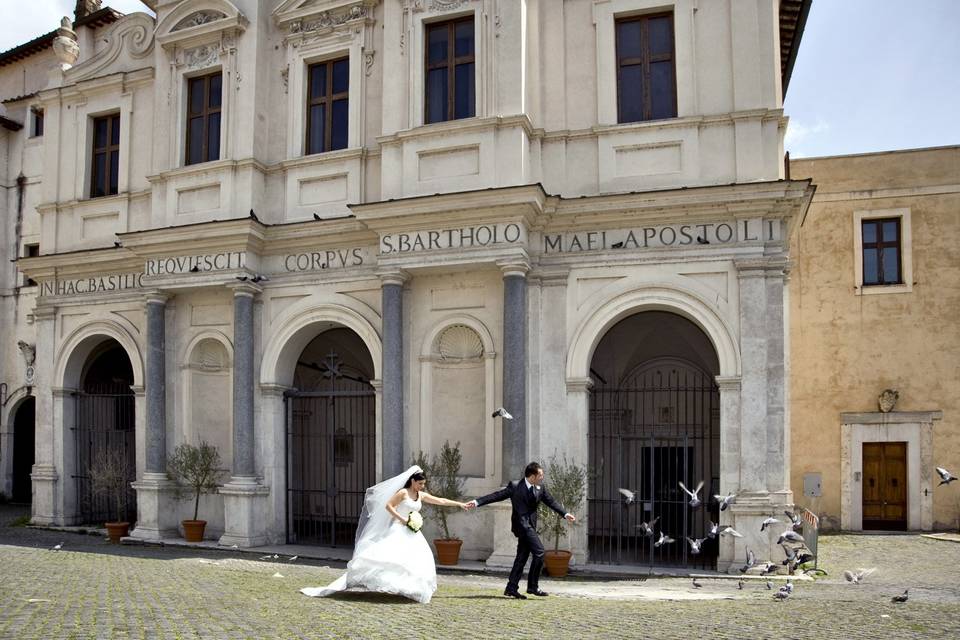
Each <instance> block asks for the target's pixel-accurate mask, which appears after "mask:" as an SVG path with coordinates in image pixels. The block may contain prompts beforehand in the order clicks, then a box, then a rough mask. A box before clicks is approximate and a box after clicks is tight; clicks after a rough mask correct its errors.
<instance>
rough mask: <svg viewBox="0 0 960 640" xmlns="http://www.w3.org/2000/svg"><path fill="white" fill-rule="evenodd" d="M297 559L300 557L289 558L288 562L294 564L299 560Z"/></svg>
mask: <svg viewBox="0 0 960 640" xmlns="http://www.w3.org/2000/svg"><path fill="white" fill-rule="evenodd" d="M299 557H300V556H291V557H290V560H288V562H296V561H297V558H299Z"/></svg>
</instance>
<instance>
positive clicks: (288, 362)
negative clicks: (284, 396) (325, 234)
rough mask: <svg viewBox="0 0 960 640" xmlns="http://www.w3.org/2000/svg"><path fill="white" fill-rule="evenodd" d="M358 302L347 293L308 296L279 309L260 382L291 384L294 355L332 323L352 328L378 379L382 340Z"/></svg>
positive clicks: (264, 356)
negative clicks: (323, 296)
mask: <svg viewBox="0 0 960 640" xmlns="http://www.w3.org/2000/svg"><path fill="white" fill-rule="evenodd" d="M356 305H357V303H356V302H355V301H353V300H352V299H350V298H348V297H347V296H342V295H336V296H329V297H328V298H325V299H318V297H313V296H311V297H310V298H308V299H306V300H304V301H302V302H301V303H299V304H297V305H294V307H292V308H291V309H289V310H287V311H286V312H284V313H282V314H281V315H280V317H278V318H277V320H276V321H275V322H273V323H271V324H272V326H273V327H274V328H273V329H272V330H271V333H272V335H271V338H270V340H269V342H268V343H267V345H266V347H265V348H264V350H263V359H262V364H261V367H260V385H261V386H263V385H279V386H286V387H289V386H291V384H292V382H293V375H294V371H295V369H296V364H297V359H298V358H299V357H300V354H301V353H302V352H303V349H304V348H305V347H306V346H307V345H308V344H309V343H310V341H311V340H313V339H314V338H315V337H316V336H317V334H319V333H321V332H322V331H324V330H326V329H328V328H331V327H335V326H340V327H345V328H347V329H350V330H352V331H353V332H355V333H356V334H357V335H358V336H360V339H361V340H363V343H364V344H365V345H366V347H367V350H368V351H369V352H370V357H371V359H372V360H373V369H374V378H375V379H376V380H379V379H380V376H381V370H382V366H383V362H382V360H383V343H382V341H381V339H380V333H379V331H378V329H377V327H375V326H374V325H373V323H371V322H370V320H368V319H367V318H366V317H365V316H364V314H363V313H361V312H360V311H359V310H358V309H356V308H355V306H356Z"/></svg>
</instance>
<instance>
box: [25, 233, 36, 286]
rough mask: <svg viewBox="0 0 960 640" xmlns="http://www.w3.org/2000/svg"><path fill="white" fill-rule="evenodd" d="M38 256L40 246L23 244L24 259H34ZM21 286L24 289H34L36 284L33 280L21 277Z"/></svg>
mask: <svg viewBox="0 0 960 640" xmlns="http://www.w3.org/2000/svg"><path fill="white" fill-rule="evenodd" d="M38 255H40V245H39V244H25V245H23V257H25V258H36V257H37V256H38ZM23 286H25V287H35V286H37V283H36V281H35V280H31V279H30V278H28V277H27V276H23Z"/></svg>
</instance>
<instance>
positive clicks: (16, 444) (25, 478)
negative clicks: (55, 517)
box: [10, 397, 36, 504]
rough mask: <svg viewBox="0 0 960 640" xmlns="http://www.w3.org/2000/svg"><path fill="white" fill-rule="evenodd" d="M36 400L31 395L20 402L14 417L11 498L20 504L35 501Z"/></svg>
mask: <svg viewBox="0 0 960 640" xmlns="http://www.w3.org/2000/svg"><path fill="white" fill-rule="evenodd" d="M35 416H36V401H35V399H34V398H32V397H30V398H27V399H26V400H24V401H23V402H22V403H20V406H19V407H17V411H16V414H15V415H14V418H13V473H12V476H13V478H12V480H13V486H12V487H11V491H10V493H11V499H12V500H13V502H16V503H19V504H30V503H31V502H33V487H32V485H31V481H30V470H31V469H32V468H33V462H34V453H35V449H34V442H35V441H34V429H35V427H36V424H35Z"/></svg>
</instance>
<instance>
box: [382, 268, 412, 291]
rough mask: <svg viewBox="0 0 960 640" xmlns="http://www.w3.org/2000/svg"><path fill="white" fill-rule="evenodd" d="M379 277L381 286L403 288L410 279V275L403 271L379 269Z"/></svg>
mask: <svg viewBox="0 0 960 640" xmlns="http://www.w3.org/2000/svg"><path fill="white" fill-rule="evenodd" d="M377 277H378V278H380V284H381V285H388V284H395V285H398V286H401V287H402V286H403V285H404V283H405V282H406V281H407V280H409V279H410V274H409V273H408V272H406V271H404V270H403V269H377Z"/></svg>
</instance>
